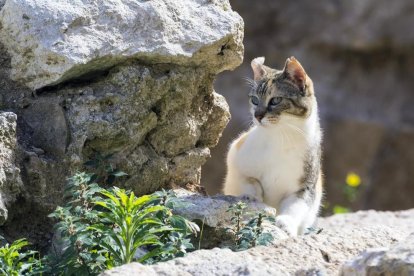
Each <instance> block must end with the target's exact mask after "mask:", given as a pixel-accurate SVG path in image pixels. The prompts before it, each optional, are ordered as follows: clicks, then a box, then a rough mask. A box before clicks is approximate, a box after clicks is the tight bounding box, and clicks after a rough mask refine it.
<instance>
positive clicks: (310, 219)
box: [299, 174, 323, 234]
mask: <svg viewBox="0 0 414 276" xmlns="http://www.w3.org/2000/svg"><path fill="white" fill-rule="evenodd" d="M322 196H323V192H322V174H319V177H318V181H317V183H316V188H315V194H314V197H313V202H312V204H311V205H312V206H311V208H310V210H309V215H307V216H305V219H304V220H303V222H302V225H301V226H300V228H299V234H303V233H304V232H306V230H307V229H308V228H310V227H314V226H315V221H316V218H317V217H318V214H319V210H320V206H321V201H322Z"/></svg>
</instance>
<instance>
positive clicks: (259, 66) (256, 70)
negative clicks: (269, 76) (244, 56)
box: [250, 57, 266, 81]
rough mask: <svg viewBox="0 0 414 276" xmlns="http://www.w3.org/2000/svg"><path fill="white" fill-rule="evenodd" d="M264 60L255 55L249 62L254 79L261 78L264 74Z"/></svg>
mask: <svg viewBox="0 0 414 276" xmlns="http://www.w3.org/2000/svg"><path fill="white" fill-rule="evenodd" d="M264 61H265V58H264V57H257V58H255V59H253V60H252V62H251V63H250V64H251V66H252V69H253V79H254V81H259V80H261V79H263V77H264V76H265V74H266V69H265V66H264V65H263V63H264Z"/></svg>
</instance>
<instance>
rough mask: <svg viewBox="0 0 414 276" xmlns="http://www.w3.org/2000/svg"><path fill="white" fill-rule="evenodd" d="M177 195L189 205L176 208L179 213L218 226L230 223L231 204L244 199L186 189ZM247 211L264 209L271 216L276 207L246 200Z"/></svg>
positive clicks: (253, 211) (211, 225) (252, 211)
mask: <svg viewBox="0 0 414 276" xmlns="http://www.w3.org/2000/svg"><path fill="white" fill-rule="evenodd" d="M176 194H177V197H178V198H180V199H181V200H183V201H184V202H185V203H188V205H187V206H180V208H179V209H176V210H175V211H176V213H177V214H178V215H181V216H184V217H186V218H188V219H190V220H201V221H204V223H205V224H206V225H208V226H210V227H218V226H222V225H228V224H230V218H231V217H232V214H231V213H230V212H227V210H228V209H229V207H230V205H231V204H234V203H237V202H238V201H240V200H242V199H240V198H238V197H234V196H225V195H216V196H212V197H205V196H202V195H200V194H196V193H192V192H189V191H186V190H182V189H181V190H176ZM243 201H244V202H246V204H247V207H246V210H245V211H246V213H255V212H259V211H262V212H264V213H265V214H267V215H269V216H275V215H276V209H274V208H272V207H269V206H267V205H266V204H263V203H261V202H258V201H246V200H243Z"/></svg>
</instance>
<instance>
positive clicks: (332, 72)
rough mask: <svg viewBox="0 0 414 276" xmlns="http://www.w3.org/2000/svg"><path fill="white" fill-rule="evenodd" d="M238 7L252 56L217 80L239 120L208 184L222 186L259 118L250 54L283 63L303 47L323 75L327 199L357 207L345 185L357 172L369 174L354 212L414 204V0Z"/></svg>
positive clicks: (314, 72)
mask: <svg viewBox="0 0 414 276" xmlns="http://www.w3.org/2000/svg"><path fill="white" fill-rule="evenodd" d="M232 5H233V8H234V9H235V10H236V11H238V12H239V13H240V14H241V15H242V17H243V19H244V20H245V22H246V29H245V46H246V57H245V61H246V62H245V64H244V65H243V66H241V67H240V68H239V69H237V70H236V71H234V72H228V73H225V74H223V75H221V76H220V77H219V78H218V80H217V82H216V87H217V89H218V90H219V91H220V92H223V93H224V94H223V95H224V96H225V97H226V99H227V100H228V102H229V105H230V110H231V113H232V120H231V121H230V123H229V127H228V128H227V129H226V131H225V132H224V133H223V139H221V141H220V144H219V145H218V146H217V147H216V149H214V151H213V152H212V156H213V158H212V159H211V160H209V161H208V162H207V164H206V167H204V168H203V171H204V172H205V178H204V179H203V181H202V182H203V184H204V185H206V186H208V189H207V190H208V191H209V192H210V193H215V192H217V191H218V190H219V185H221V184H222V179H223V176H224V173H225V166H224V158H223V156H225V152H226V150H227V145H228V144H229V142H230V141H231V139H234V137H236V136H237V135H238V133H239V132H241V131H242V130H243V129H245V128H247V127H248V126H249V121H251V119H250V114H249V111H248V110H249V108H248V98H247V94H248V87H247V86H244V85H243V77H246V76H250V77H251V76H252V72H251V69H250V66H249V62H250V60H251V59H252V58H253V57H257V56H265V57H266V64H268V65H270V66H274V67H276V68H281V67H282V66H283V64H284V61H285V59H286V57H289V56H291V55H294V56H295V57H297V58H298V59H299V60H300V61H301V63H302V64H303V65H304V67H305V69H306V71H307V72H308V74H309V76H310V77H311V78H312V80H313V81H314V85H315V91H316V95H317V98H318V102H319V107H320V116H321V119H322V126H323V129H324V134H325V135H324V145H323V146H324V158H323V161H324V164H323V168H324V174H325V179H326V181H325V183H326V184H325V187H326V199H327V201H329V202H330V203H332V204H331V206H332V205H333V204H342V205H345V204H346V205H348V206H349V205H351V204H350V203H349V202H347V199H346V197H345V195H344V192H343V189H344V186H345V183H344V182H345V177H346V175H347V173H348V172H351V171H352V172H355V173H358V174H359V175H360V176H361V177H362V186H361V189H360V193H359V196H358V197H357V199H356V201H355V202H354V203H352V205H351V207H352V208H353V209H354V210H356V209H361V208H362V209H370V208H374V209H381V210H398V209H408V208H412V207H414V205H413V204H414V202H413V200H412V196H410V195H412V194H414V185H412V180H411V179H414V170H413V169H411V167H412V165H411V164H412V163H413V162H414V161H413V157H414V153H413V151H414V144H413V143H412V142H410V141H412V140H413V139H414V109H413V108H412V106H413V104H414V94H413V93H412V90H413V87H414V80H413V78H412V76H411V75H412V74H411V72H413V71H414V51H413V49H414V33H413V32H412V31H411V29H412V27H411V26H413V25H414V17H413V16H412V13H411V12H410V11H411V10H412V9H413V7H414V3H413V2H412V1H410V0H401V1H398V3H395V5H392V7H391V6H390V5H389V2H387V1H385V0H380V1H377V0H363V1H360V0H352V1H345V2H344V1H339V2H336V1H331V0H322V1H318V2H317V3H316V2H310V1H305V0H300V1H272V0H266V1H262V2H261V4H260V5H252V4H251V1H249V0H237V1H232ZM258 18H260V20H258ZM390 195H393V196H390Z"/></svg>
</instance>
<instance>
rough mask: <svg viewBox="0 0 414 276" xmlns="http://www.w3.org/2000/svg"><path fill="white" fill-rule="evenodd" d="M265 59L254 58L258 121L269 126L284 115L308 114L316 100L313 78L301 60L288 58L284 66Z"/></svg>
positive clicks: (254, 109) (253, 94)
mask: <svg viewBox="0 0 414 276" xmlns="http://www.w3.org/2000/svg"><path fill="white" fill-rule="evenodd" d="M263 63H264V57H259V58H255V59H253V60H252V62H251V66H252V69H253V75H254V80H253V81H252V83H251V84H252V85H251V91H250V93H249V96H250V105H251V112H252V115H253V118H254V119H253V121H254V123H255V124H256V125H262V126H268V125H274V124H277V123H278V122H279V121H280V120H281V119H283V118H292V119H294V120H295V119H296V120H298V119H299V120H300V119H306V118H308V117H309V116H310V114H311V112H312V109H313V108H314V105H315V104H316V101H315V96H314V92H313V84H312V80H311V79H310V78H309V77H308V76H307V74H306V72H305V70H304V69H303V67H302V65H301V64H300V63H299V61H297V60H296V59H295V58H294V57H291V58H288V59H287V60H286V63H285V67H284V68H283V70H276V69H272V68H270V67H268V66H266V65H264V64H263Z"/></svg>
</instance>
